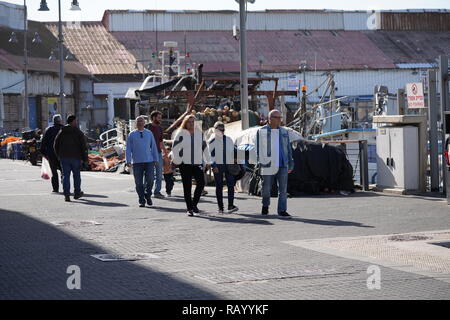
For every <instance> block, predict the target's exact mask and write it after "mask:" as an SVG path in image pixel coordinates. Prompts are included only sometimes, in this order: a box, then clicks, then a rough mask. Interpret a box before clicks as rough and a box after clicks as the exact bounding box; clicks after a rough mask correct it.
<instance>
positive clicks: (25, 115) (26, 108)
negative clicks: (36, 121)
mask: <svg viewBox="0 0 450 320" xmlns="http://www.w3.org/2000/svg"><path fill="white" fill-rule="evenodd" d="M27 15H28V12H27V1H26V0H23V28H24V33H23V34H24V36H23V39H24V41H23V57H24V58H23V60H24V61H23V63H24V76H25V78H24V81H25V85H24V87H25V92H24V103H23V115H22V117H23V119H24V120H25V127H27V126H28V125H29V123H28V125H27V122H29V119H28V117H29V112H30V111H29V106H28V103H29V102H28V48H27V35H28V22H27V19H28V17H27Z"/></svg>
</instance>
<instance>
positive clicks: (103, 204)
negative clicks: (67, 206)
mask: <svg viewBox="0 0 450 320" xmlns="http://www.w3.org/2000/svg"><path fill="white" fill-rule="evenodd" d="M72 202H74V203H81V204H85V205H88V206H97V207H128V205H127V204H123V203H117V202H99V201H94V200H86V199H83V198H80V199H77V200H72Z"/></svg>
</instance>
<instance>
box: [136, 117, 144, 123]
mask: <svg viewBox="0 0 450 320" xmlns="http://www.w3.org/2000/svg"><path fill="white" fill-rule="evenodd" d="M139 119H143V120H144V121H146V120H145V117H144V116H139V117H137V118H136V122H137V121H138V120H139Z"/></svg>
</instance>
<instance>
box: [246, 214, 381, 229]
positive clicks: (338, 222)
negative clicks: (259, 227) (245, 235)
mask: <svg viewBox="0 0 450 320" xmlns="http://www.w3.org/2000/svg"><path fill="white" fill-rule="evenodd" d="M238 215H240V216H244V217H249V218H254V219H258V220H265V219H268V220H273V219H277V220H284V221H297V222H303V223H310V224H317V225H322V226H336V227H360V228H375V227H374V226H366V225H364V224H362V223H359V222H353V221H345V220H336V219H333V220H316V219H304V218H297V217H295V216H292V218H291V219H282V218H280V217H279V216H278V215H276V214H272V215H267V216H263V215H261V214H255V215H252V214H238Z"/></svg>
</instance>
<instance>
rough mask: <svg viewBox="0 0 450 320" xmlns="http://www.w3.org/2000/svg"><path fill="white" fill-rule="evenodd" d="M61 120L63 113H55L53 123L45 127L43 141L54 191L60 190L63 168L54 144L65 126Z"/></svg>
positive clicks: (44, 154)
mask: <svg viewBox="0 0 450 320" xmlns="http://www.w3.org/2000/svg"><path fill="white" fill-rule="evenodd" d="M61 122H62V119H61V115H59V114H55V115H54V116H53V125H52V126H50V127H48V128H47V129H45V133H44V136H43V137H42V142H41V154H42V156H43V157H45V158H46V159H47V160H48V163H49V164H50V169H51V170H52V187H53V192H54V193H58V192H59V181H58V180H59V179H58V170H61V165H60V163H59V161H58V157H57V156H56V154H55V150H54V148H53V146H54V144H55V139H56V136H57V135H58V133H59V131H61V128H62V127H63V125H62V124H61Z"/></svg>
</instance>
